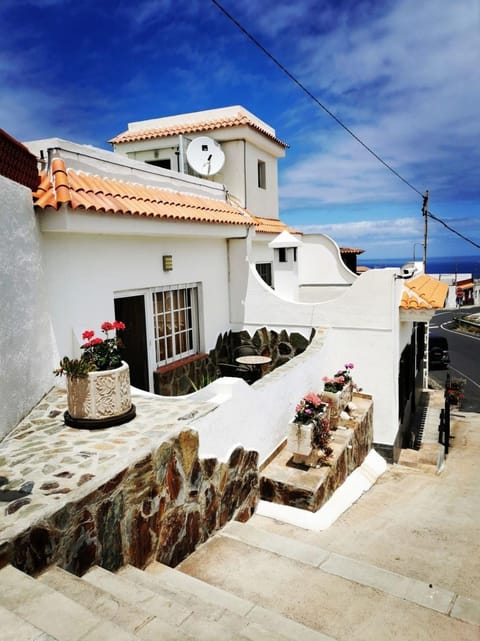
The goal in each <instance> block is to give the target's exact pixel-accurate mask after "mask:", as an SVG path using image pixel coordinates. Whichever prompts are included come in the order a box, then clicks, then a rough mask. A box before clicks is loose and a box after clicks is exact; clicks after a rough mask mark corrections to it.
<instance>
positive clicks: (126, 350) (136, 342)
mask: <svg viewBox="0 0 480 641" xmlns="http://www.w3.org/2000/svg"><path fill="white" fill-rule="evenodd" d="M115 318H116V320H118V321H123V322H124V323H125V330H124V331H123V332H121V338H122V341H123V343H124V347H123V348H122V350H121V352H122V358H123V359H124V360H125V361H126V362H127V363H128V365H129V367H130V383H131V384H132V385H133V386H134V387H138V388H139V389H143V390H145V391H147V392H148V391H150V382H149V376H148V356H147V332H146V326H145V298H144V296H126V297H125V298H116V299H115Z"/></svg>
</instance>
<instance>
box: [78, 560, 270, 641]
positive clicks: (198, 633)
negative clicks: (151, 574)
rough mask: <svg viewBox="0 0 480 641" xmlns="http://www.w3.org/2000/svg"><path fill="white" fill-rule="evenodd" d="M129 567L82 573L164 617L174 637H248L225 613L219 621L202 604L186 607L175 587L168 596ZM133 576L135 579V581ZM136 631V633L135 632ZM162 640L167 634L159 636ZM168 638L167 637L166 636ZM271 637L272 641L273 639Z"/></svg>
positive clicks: (212, 640)
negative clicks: (170, 626)
mask: <svg viewBox="0 0 480 641" xmlns="http://www.w3.org/2000/svg"><path fill="white" fill-rule="evenodd" d="M133 570H135V568H131V569H130V571H129V572H127V571H125V569H124V570H123V571H121V572H119V573H118V574H112V573H110V572H107V571H106V570H103V569H102V568H98V567H96V568H93V569H91V570H89V571H88V572H87V573H86V574H85V575H84V577H83V579H85V580H86V581H89V582H92V583H93V584H94V585H96V586H100V587H102V588H103V589H105V590H108V591H109V592H111V593H112V594H113V595H114V596H115V597H117V598H122V599H125V600H127V599H130V601H131V602H132V601H133V602H134V603H135V604H136V605H137V606H138V607H140V608H144V609H145V610H146V611H147V612H149V613H150V614H154V615H155V616H157V617H163V620H165V621H168V623H169V624H171V625H174V626H176V635H177V636H176V637H175V639H177V638H178V639H196V640H198V641H233V640H234V639H235V640H236V639H237V638H238V639H239V640H240V639H242V638H245V639H248V638H249V637H241V636H238V637H237V632H238V629H237V627H238V626H237V627H236V626H235V623H236V622H235V621H232V620H231V619H229V618H228V617H222V618H221V620H220V621H218V620H216V619H215V618H208V617H207V616H205V613H204V610H203V608H200V609H197V610H195V609H193V608H192V607H191V606H190V605H187V607H185V606H184V605H183V604H182V603H181V598H179V596H178V591H175V592H174V593H172V594H171V595H169V596H170V598H168V597H166V596H164V594H161V593H160V592H159V591H154V590H153V589H151V587H152V586H151V585H150V584H149V583H148V581H145V580H142V578H141V577H142V575H143V574H144V573H143V572H142V571H141V570H135V572H133ZM132 578H133V579H136V580H135V581H134V582H133V581H132ZM138 634H139V633H138ZM161 638H162V641H163V639H164V638H166V637H161ZM168 638H170V637H168ZM272 641H274V640H273V639H272Z"/></svg>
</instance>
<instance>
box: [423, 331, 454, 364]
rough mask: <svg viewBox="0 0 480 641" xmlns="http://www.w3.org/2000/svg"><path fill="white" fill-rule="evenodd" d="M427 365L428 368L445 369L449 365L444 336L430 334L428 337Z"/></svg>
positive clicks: (446, 342)
mask: <svg viewBox="0 0 480 641" xmlns="http://www.w3.org/2000/svg"><path fill="white" fill-rule="evenodd" d="M428 363H429V368H430V369H434V368H436V367H438V368H446V367H448V364H449V363H450V355H449V353H448V341H447V339H446V338H445V336H440V335H439V334H430V335H429V337H428Z"/></svg>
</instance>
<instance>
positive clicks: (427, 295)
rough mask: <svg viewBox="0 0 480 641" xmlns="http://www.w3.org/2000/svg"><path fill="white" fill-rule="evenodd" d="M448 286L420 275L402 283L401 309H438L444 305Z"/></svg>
mask: <svg viewBox="0 0 480 641" xmlns="http://www.w3.org/2000/svg"><path fill="white" fill-rule="evenodd" d="M447 293H448V285H447V284H446V283H443V282H442V281H440V280H436V279H435V278H431V277H430V276H427V275H426V274H422V275H421V276H418V277H417V278H414V279H413V280H411V281H409V282H405V283H404V289H403V293H402V299H401V301H400V308H401V309H440V308H442V307H443V306H444V304H445V299H446V297H447Z"/></svg>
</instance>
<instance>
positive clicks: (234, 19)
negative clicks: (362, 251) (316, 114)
mask: <svg viewBox="0 0 480 641" xmlns="http://www.w3.org/2000/svg"><path fill="white" fill-rule="evenodd" d="M211 1H212V3H213V4H214V5H215V6H216V7H217V9H218V10H219V11H221V12H222V13H223V15H224V16H225V17H226V18H228V20H230V21H231V22H232V23H233V24H234V25H235V26H236V27H237V28H238V29H239V30H240V31H241V32H242V33H243V34H244V35H245V36H246V37H247V38H248V39H249V40H250V41H251V42H253V44H254V45H255V46H256V47H258V48H259V49H260V50H261V51H262V52H263V53H264V54H265V55H266V56H267V57H268V58H270V60H271V61H272V62H273V63H274V64H275V65H276V66H277V67H278V68H279V69H280V70H281V71H282V72H283V73H284V74H285V75H286V76H288V77H289V78H290V80H292V82H294V83H295V84H296V85H297V86H298V87H299V88H300V89H301V90H302V91H303V92H304V93H306V94H307V96H308V97H309V98H311V99H312V100H313V101H314V102H315V103H316V104H317V105H318V106H319V107H320V108H321V109H323V111H325V113H327V114H328V115H329V116H330V118H332V119H333V120H334V121H335V122H336V123H337V124H338V125H339V126H340V127H342V129H344V130H345V131H346V132H347V133H348V134H349V135H350V136H352V138H354V139H355V140H356V141H357V142H358V143H359V144H360V145H361V146H362V147H363V148H364V149H366V151H368V152H369V153H370V154H371V155H372V156H374V158H376V159H377V160H378V161H379V162H380V163H381V164H382V165H383V166H384V167H386V169H388V170H389V171H390V172H391V173H392V174H394V175H395V176H396V177H397V178H399V179H400V180H401V181H402V182H404V183H405V184H406V185H407V186H408V187H410V189H412V190H413V191H414V192H415V193H417V194H418V195H419V196H421V198H422V199H423V198H424V194H423V193H422V192H421V191H419V190H418V189H417V188H416V187H415V186H414V185H412V183H411V182H409V181H408V180H407V179H406V178H404V177H403V176H402V175H401V174H400V173H399V172H398V171H397V170H396V169H394V168H393V167H392V166H391V165H390V164H389V163H388V162H386V161H385V160H383V158H381V156H379V155H378V154H377V153H376V152H375V151H374V150H373V149H372V148H371V147H369V146H368V145H367V144H366V143H365V142H363V140H362V139H361V138H359V137H358V136H357V134H355V133H354V132H353V131H352V130H351V129H350V128H349V127H348V126H347V125H345V124H344V123H343V122H342V121H341V120H340V118H338V117H337V116H336V115H335V114H334V113H333V112H332V111H330V109H328V107H326V106H325V105H324V104H323V103H322V102H321V101H320V100H319V99H318V98H317V97H316V96H315V95H314V94H313V93H312V92H311V91H310V90H309V89H308V88H307V87H306V86H305V85H304V84H303V83H302V82H301V81H300V80H298V78H297V77H296V76H294V75H293V73H291V72H290V71H289V70H288V69H287V68H286V67H285V66H284V65H283V64H282V63H281V62H280V61H279V60H277V58H275V56H274V55H273V54H271V53H270V51H268V49H266V48H265V47H264V46H263V45H262V44H261V42H259V41H258V40H257V38H255V36H253V35H252V34H251V33H250V32H249V31H248V30H247V29H245V27H244V26H243V25H242V24H241V23H240V22H239V21H238V20H237V19H236V18H235V17H234V16H232V14H231V13H229V12H228V11H227V10H226V9H225V8H224V7H223V6H222V5H221V4H220V3H219V2H218V0H211ZM425 213H426V215H428V216H430V218H432V219H433V220H436V221H437V222H439V223H440V224H442V225H443V226H444V227H446V228H447V229H448V230H449V231H451V232H453V233H454V234H456V235H457V236H459V237H460V238H463V240H466V241H467V242H469V243H471V244H472V245H474V246H475V247H478V248H480V245H479V244H478V243H476V242H475V241H473V240H470V239H469V238H467V237H466V236H464V235H463V234H461V233H460V232H458V231H456V230H455V229H453V227H450V225H448V224H447V223H445V222H444V221H443V220H441V219H440V218H438V217H437V216H435V215H434V214H432V212H430V211H426V212H425Z"/></svg>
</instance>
